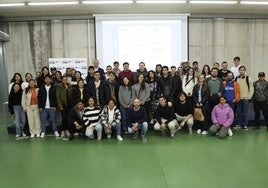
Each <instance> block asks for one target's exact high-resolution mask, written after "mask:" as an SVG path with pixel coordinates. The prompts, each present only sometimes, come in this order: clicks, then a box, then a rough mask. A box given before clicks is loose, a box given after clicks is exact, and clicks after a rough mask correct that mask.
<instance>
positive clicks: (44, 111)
mask: <svg viewBox="0 0 268 188" xmlns="http://www.w3.org/2000/svg"><path fill="white" fill-rule="evenodd" d="M40 116H41V133H46V123H47V117H48V116H49V120H50V122H51V125H52V129H53V132H55V131H57V124H56V117H55V112H54V111H53V109H52V108H43V109H42V111H41V112H40Z"/></svg>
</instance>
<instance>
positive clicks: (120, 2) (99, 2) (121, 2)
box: [82, 0, 133, 5]
mask: <svg viewBox="0 0 268 188" xmlns="http://www.w3.org/2000/svg"><path fill="white" fill-rule="evenodd" d="M131 3H133V1H122V0H121V1H82V4H86V5H89V4H131Z"/></svg>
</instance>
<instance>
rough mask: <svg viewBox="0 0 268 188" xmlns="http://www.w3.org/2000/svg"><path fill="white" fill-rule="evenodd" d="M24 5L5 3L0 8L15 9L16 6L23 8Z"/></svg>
mask: <svg viewBox="0 0 268 188" xmlns="http://www.w3.org/2000/svg"><path fill="white" fill-rule="evenodd" d="M24 5H25V4H24V3H5V4H0V7H16V6H24Z"/></svg>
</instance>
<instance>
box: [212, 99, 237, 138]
mask: <svg viewBox="0 0 268 188" xmlns="http://www.w3.org/2000/svg"><path fill="white" fill-rule="evenodd" d="M211 120H212V123H213V125H212V126H211V127H210V129H209V133H210V134H213V135H215V134H217V135H219V138H225V137H226V136H227V133H228V130H229V129H230V125H231V124H232V123H233V120H234V112H233V109H232V108H231V107H230V106H229V104H227V103H226V99H225V98H224V97H220V103H219V104H217V105H216V106H215V107H214V108H213V110H212V113H211Z"/></svg>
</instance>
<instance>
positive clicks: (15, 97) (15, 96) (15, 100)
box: [8, 89, 23, 115]
mask: <svg viewBox="0 0 268 188" xmlns="http://www.w3.org/2000/svg"><path fill="white" fill-rule="evenodd" d="M22 92H23V91H22V90H21V89H20V90H19V91H18V92H17V93H15V92H14V91H11V92H10V94H9V96H8V108H9V112H10V114H11V115H13V114H14V110H13V106H21V98H22Z"/></svg>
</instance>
